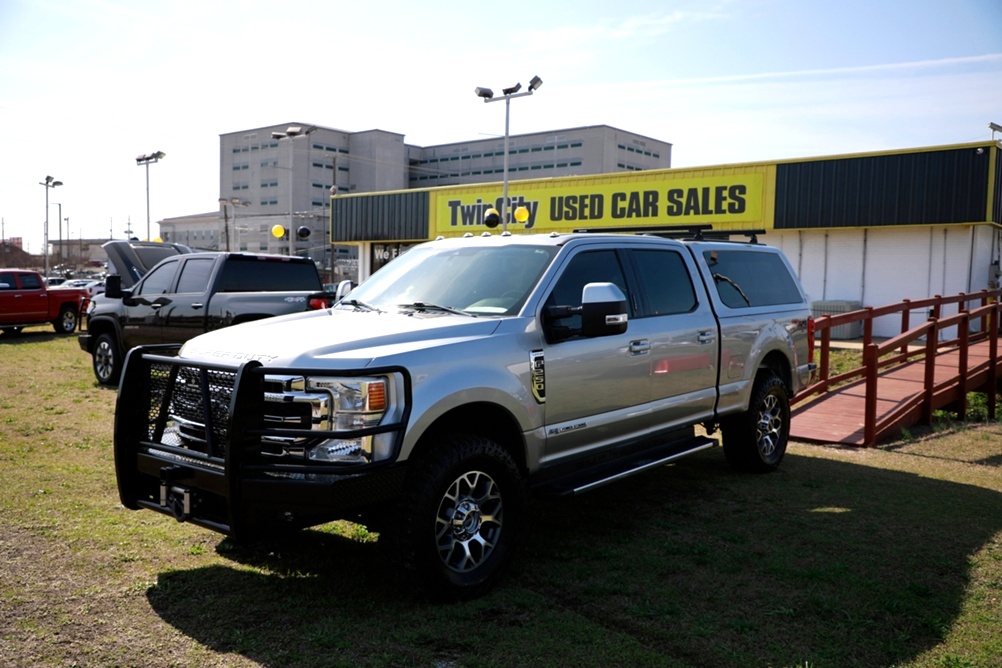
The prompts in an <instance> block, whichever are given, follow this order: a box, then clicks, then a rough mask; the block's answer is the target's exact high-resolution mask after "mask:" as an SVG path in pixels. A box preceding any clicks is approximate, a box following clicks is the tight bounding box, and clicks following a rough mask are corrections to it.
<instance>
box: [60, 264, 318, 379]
mask: <svg viewBox="0 0 1002 668" xmlns="http://www.w3.org/2000/svg"><path fill="white" fill-rule="evenodd" d="M120 281H121V278H120V276H119V275H112V276H109V277H108V278H107V286H106V291H105V294H103V295H100V296H97V297H95V298H94V301H93V303H92V306H91V308H90V309H89V310H88V312H87V314H86V323H85V327H84V329H85V330H86V331H83V332H81V334H80V337H79V341H80V348H81V349H82V350H83V351H84V352H87V353H89V354H90V355H91V356H92V358H93V367H94V376H95V377H96V378H97V380H98V382H100V383H102V384H105V385H114V384H115V383H117V382H118V377H119V374H120V373H121V371H122V362H123V361H124V360H125V353H126V352H127V351H128V350H129V349H130V348H132V347H133V346H137V345H140V344H150V343H184V342H185V341H187V340H188V339H190V338H192V337H194V336H197V335H198V334H202V333H204V332H208V331H211V330H214V329H220V328H222V327H228V326H230V325H236V324H239V323H242V322H248V321H251V320H260V319H262V318H268V317H271V316H275V315H285V314H287V313H296V312H298V311H306V310H308V309H317V308H326V307H327V306H329V305H330V304H332V303H333V301H334V299H333V297H332V296H331V295H329V294H327V293H326V292H324V291H323V288H322V285H321V283H320V274H319V273H318V272H317V267H316V265H315V264H314V263H313V261H312V260H308V259H306V258H301V257H289V256H287V255H263V254H254V253H192V254H181V255H175V256H173V257H168V258H167V259H165V260H163V261H161V262H160V263H159V264H157V265H156V266H155V267H153V268H152V269H151V270H150V271H149V272H148V273H147V274H146V275H145V276H143V278H141V279H140V280H139V282H137V283H136V284H135V285H133V286H132V287H130V288H122V287H121V285H120Z"/></svg>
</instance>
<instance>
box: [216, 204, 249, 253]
mask: <svg viewBox="0 0 1002 668" xmlns="http://www.w3.org/2000/svg"><path fill="white" fill-rule="evenodd" d="M219 203H220V204H222V205H223V236H224V237H225V238H226V252H227V253H228V252H229V251H230V219H229V209H227V206H228V205H233V229H234V230H236V228H237V207H238V206H249V205H250V202H248V201H246V200H242V199H240V198H239V197H231V198H230V199H226V198H225V197H220V198H219ZM239 247H240V244H239V243H238V244H237V248H239Z"/></svg>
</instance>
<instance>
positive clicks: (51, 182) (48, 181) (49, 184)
mask: <svg viewBox="0 0 1002 668" xmlns="http://www.w3.org/2000/svg"><path fill="white" fill-rule="evenodd" d="M38 184H39V185H42V186H45V278H48V277H49V189H50V188H55V187H56V186H61V185H63V182H62V181H57V180H55V179H54V178H52V177H51V176H46V177H45V180H44V181H39V182H38Z"/></svg>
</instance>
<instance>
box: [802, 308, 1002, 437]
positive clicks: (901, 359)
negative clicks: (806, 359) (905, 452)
mask: <svg viewBox="0 0 1002 668" xmlns="http://www.w3.org/2000/svg"><path fill="white" fill-rule="evenodd" d="M1000 298H1002V290H983V291H981V292H979V293H970V294H969V293H960V294H958V295H954V296H950V297H941V296H939V295H937V296H936V297H932V298H929V299H921V300H915V301H912V300H908V299H906V300H903V301H901V302H899V303H897V304H889V305H887V306H881V307H876V308H874V307H867V308H864V309H861V310H858V311H852V312H850V313H843V314H838V315H824V316H821V317H819V318H817V319H816V320H815V325H814V327H815V332H816V336H817V338H819V339H820V343H819V344H818V345H817V348H818V349H819V361H818V371H817V376H816V380H815V382H814V383H813V384H811V385H810V386H809V387H808V388H807V389H806V390H805V391H804V392H802V393H801V394H799V395H798V396H797V397H796V399H795V400H794V403H795V404H796V403H801V402H803V401H806V400H808V399H810V398H811V397H813V396H816V395H819V394H824V393H826V392H828V391H830V390H831V389H832V388H833V386H836V385H839V384H843V383H847V382H852V381H854V380H857V379H860V378H862V379H863V381H864V386H865V392H866V394H865V421H864V445H872V444H874V443H876V441H877V440H879V438H881V437H882V436H883V435H886V434H887V433H889V432H890V431H892V430H893V429H895V428H897V427H900V426H905V425H907V424H909V423H911V424H914V423H915V422H917V421H919V420H921V421H922V422H924V423H926V424H928V423H930V422H931V420H932V415H933V411H934V410H935V409H937V408H941V407H943V406H944V405H948V404H949V405H954V406H956V409H957V412H958V415H959V416H960V417H961V419H963V418H964V417H965V416H966V412H967V396H966V395H967V392H968V391H977V390H979V389H985V388H995V387H996V383H997V380H998V378H997V374H998V364H999V358H998V331H999V324H998V323H999V317H1000V315H1002V310H1000V309H1002V303H1000ZM972 303H977V304H978V306H977V307H975V308H973V309H972V308H971V307H970V305H971V304H972ZM951 305H956V306H957V309H958V312H957V313H956V314H955V315H951V316H946V317H944V316H943V310H944V307H946V306H951ZM918 309H922V310H928V313H929V318H928V320H927V321H925V322H923V323H922V324H920V325H918V326H916V327H910V315H911V312H912V311H914V310H918ZM898 313H900V315H901V331H900V333H899V334H898V335H897V336H894V337H892V338H890V339H888V340H886V341H883V342H881V343H879V344H878V343H875V342H874V341H873V320H874V319H875V318H879V317H885V316H888V315H894V314H898ZM857 322H862V324H863V354H862V363H861V365H860V366H859V367H855V368H852V369H850V370H848V371H843V372H842V373H839V374H836V375H835V376H832V375H831V373H830V365H829V362H830V350H831V332H832V329H833V328H835V327H838V326H840V325H846V324H852V323H857ZM972 323H974V324H975V325H976V327H974V328H972ZM953 327H956V328H957V336H956V338H953V339H949V340H943V341H940V340H939V339H940V336H941V335H942V332H944V331H946V330H948V329H950V328H953ZM923 338H924V339H925V341H924V344H923V345H915V343H916V342H918V341H919V340H920V339H923ZM985 341H987V342H988V348H989V356H988V360H986V361H984V362H982V363H980V364H978V365H976V366H974V367H971V365H970V363H969V352H970V348H971V346H972V345H975V344H979V343H983V342H985ZM944 352H956V353H957V359H958V362H957V369H956V374H951V377H950V378H949V379H948V380H946V381H942V382H940V383H938V384H937V383H936V382H935V370H936V359H937V357H938V356H940V355H941V353H944ZM919 361H924V364H925V368H924V375H923V384H922V385H923V387H922V391H921V392H920V393H917V394H916V395H915V396H912V397H909V398H906V399H905V400H904V401H903V402H902V403H901V404H900V405H898V406H897V407H895V408H894V410H892V411H891V412H890V413H889V414H887V415H883V416H880V417H879V418H878V416H877V399H878V397H879V379H880V372H881V371H884V370H888V369H891V368H893V367H895V366H899V365H902V364H905V363H918V362H919ZM972 381H975V382H976V384H972ZM987 397H988V406H987V408H988V413H989V417H990V418H994V416H995V409H996V398H995V392H994V391H988V392H987Z"/></svg>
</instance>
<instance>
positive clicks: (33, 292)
mask: <svg viewBox="0 0 1002 668" xmlns="http://www.w3.org/2000/svg"><path fill="white" fill-rule="evenodd" d="M87 296H88V295H87V291H86V290H82V289H75V288H53V289H51V290H50V289H48V288H47V287H46V286H45V281H43V280H42V276H41V274H39V273H38V272H36V271H27V270H25V269H0V330H2V331H3V332H4V333H5V334H6V333H12V334H16V333H17V332H20V331H21V329H22V328H24V327H28V326H31V325H41V324H44V323H47V322H50V323H52V326H53V327H55V328H56V332H58V333H60V334H72V333H73V332H74V331H75V330H76V328H77V321H78V319H79V317H80V305H81V304H82V302H83V300H84V299H85V298H87Z"/></svg>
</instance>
